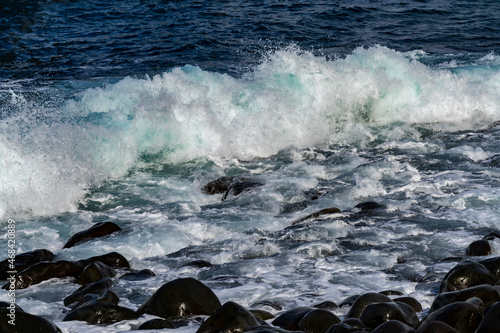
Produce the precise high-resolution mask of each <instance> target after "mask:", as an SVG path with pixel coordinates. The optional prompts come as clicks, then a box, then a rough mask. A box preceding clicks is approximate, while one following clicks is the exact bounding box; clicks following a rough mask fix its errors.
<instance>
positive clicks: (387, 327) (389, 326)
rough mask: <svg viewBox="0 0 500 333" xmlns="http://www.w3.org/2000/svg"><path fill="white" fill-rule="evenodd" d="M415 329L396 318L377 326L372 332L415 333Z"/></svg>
mask: <svg viewBox="0 0 500 333" xmlns="http://www.w3.org/2000/svg"><path fill="white" fill-rule="evenodd" d="M415 332H416V331H415V329H413V327H410V326H408V325H405V324H404V323H402V322H400V321H397V320H389V321H386V322H385V323H383V324H381V325H380V326H378V327H377V328H376V329H374V330H373V331H372V333H415Z"/></svg>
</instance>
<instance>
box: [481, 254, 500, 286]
mask: <svg viewBox="0 0 500 333" xmlns="http://www.w3.org/2000/svg"><path fill="white" fill-rule="evenodd" d="M479 263H480V264H481V265H483V266H484V267H486V268H487V269H488V270H489V271H490V272H491V273H493V275H494V276H495V279H496V280H500V257H495V258H489V259H486V260H481V261H480V262H479Z"/></svg>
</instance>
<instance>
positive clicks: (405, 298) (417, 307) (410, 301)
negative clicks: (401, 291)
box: [393, 296, 422, 312]
mask: <svg viewBox="0 0 500 333" xmlns="http://www.w3.org/2000/svg"><path fill="white" fill-rule="evenodd" d="M393 301H394V302H401V303H406V304H408V305H409V306H411V307H412V308H413V310H415V312H420V311H422V304H420V302H419V301H417V300H416V299H415V298H413V297H409V296H403V297H396V298H394V299H393Z"/></svg>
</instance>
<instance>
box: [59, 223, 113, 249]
mask: <svg viewBox="0 0 500 333" xmlns="http://www.w3.org/2000/svg"><path fill="white" fill-rule="evenodd" d="M120 230H122V228H120V227H119V226H118V225H117V224H115V223H113V222H100V223H96V224H94V225H93V226H91V227H90V228H88V229H86V230H83V231H80V232H77V233H76V234H74V235H73V236H71V237H70V239H68V241H67V242H66V244H64V246H63V249H67V248H70V247H73V246H75V245H77V244H79V243H83V242H87V241H89V240H91V239H94V238H99V237H103V236H106V235H110V234H112V233H114V232H117V231H120Z"/></svg>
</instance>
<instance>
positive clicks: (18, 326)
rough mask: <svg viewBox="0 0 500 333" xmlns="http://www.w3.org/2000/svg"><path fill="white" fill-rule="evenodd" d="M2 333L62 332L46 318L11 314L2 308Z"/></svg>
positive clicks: (0, 315) (21, 313) (26, 314)
mask: <svg viewBox="0 0 500 333" xmlns="http://www.w3.org/2000/svg"><path fill="white" fill-rule="evenodd" d="M12 320H14V321H13V322H12ZM9 322H10V323H9ZM13 324H15V325H13ZM0 332H2V333H28V332H30V333H31V332H33V333H35V332H36V333H61V332H62V331H61V330H60V329H59V327H57V326H56V325H55V324H54V323H53V322H51V321H49V320H47V319H45V318H42V317H39V316H35V315H32V314H30V313H26V312H24V311H16V312H15V313H11V312H10V309H9V308H1V307H0Z"/></svg>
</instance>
